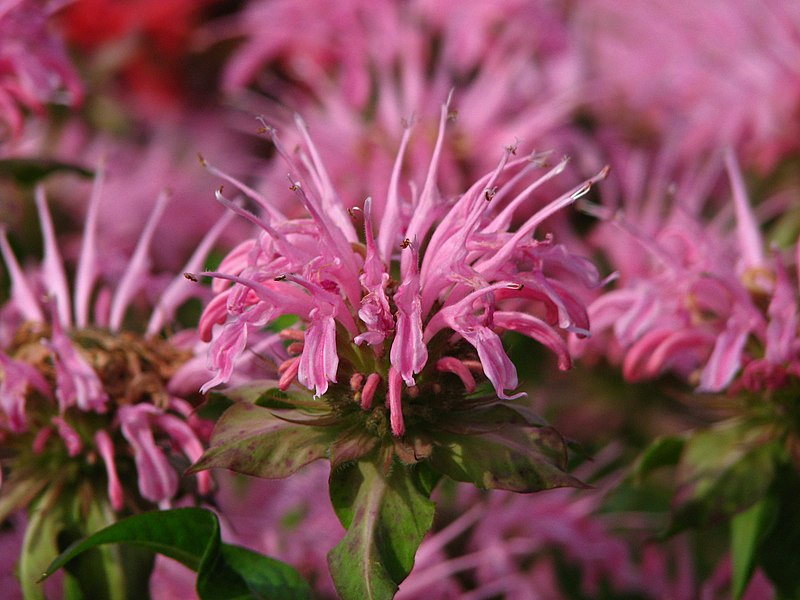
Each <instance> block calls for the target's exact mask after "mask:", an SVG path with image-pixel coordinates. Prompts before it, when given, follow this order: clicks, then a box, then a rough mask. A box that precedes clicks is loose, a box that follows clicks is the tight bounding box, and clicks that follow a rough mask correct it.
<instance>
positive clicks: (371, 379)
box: [361, 373, 381, 410]
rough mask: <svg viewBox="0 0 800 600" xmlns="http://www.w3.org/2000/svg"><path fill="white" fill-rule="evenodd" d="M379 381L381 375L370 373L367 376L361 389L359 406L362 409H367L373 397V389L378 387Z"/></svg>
mask: <svg viewBox="0 0 800 600" xmlns="http://www.w3.org/2000/svg"><path fill="white" fill-rule="evenodd" d="M380 382H381V376H380V375H378V374H377V373H370V374H369V376H368V377H367V382H366V383H365V384H364V389H363V390H361V408H363V409H364V410H369V408H370V406H372V399H373V398H374V397H375V390H377V389H378V384H379V383H380Z"/></svg>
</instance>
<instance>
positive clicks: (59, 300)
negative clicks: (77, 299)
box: [35, 185, 72, 327]
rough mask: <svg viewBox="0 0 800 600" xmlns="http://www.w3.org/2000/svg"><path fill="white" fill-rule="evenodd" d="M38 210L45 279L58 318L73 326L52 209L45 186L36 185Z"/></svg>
mask: <svg viewBox="0 0 800 600" xmlns="http://www.w3.org/2000/svg"><path fill="white" fill-rule="evenodd" d="M35 197H36V210H37V211H38V213H39V222H40V224H41V229H42V237H43V238H44V260H43V263H42V266H43V268H44V273H43V276H44V280H45V282H46V285H47V291H48V293H49V294H50V295H51V296H52V297H53V298H54V299H55V303H56V308H57V310H58V318H59V320H60V321H61V323H62V325H64V327H71V325H72V315H71V313H70V298H69V290H68V288H67V275H66V273H65V272H64V261H63V259H62V258H61V252H59V250H58V243H57V242H56V232H55V230H54V229H53V220H52V218H51V217H50V210H49V209H48V208H47V199H46V198H45V195H44V187H42V186H41V185H37V186H36V194H35Z"/></svg>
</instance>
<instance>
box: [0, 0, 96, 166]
mask: <svg viewBox="0 0 800 600" xmlns="http://www.w3.org/2000/svg"><path fill="white" fill-rule="evenodd" d="M49 5H52V4H51V3H47V2H36V1H34V0H2V1H0V40H2V43H0V152H2V151H3V149H4V145H5V144H6V143H7V142H8V141H10V140H13V139H15V138H17V137H19V136H20V135H21V134H22V130H23V126H24V124H25V120H26V118H27V115H28V114H29V113H35V114H36V115H37V116H38V117H40V118H42V117H44V112H45V108H46V106H47V105H48V104H66V105H76V104H78V103H80V101H81V99H82V97H83V85H82V83H81V81H80V79H79V77H78V74H77V72H76V71H75V69H74V67H73V66H72V63H71V61H70V58H69V55H68V54H67V51H66V48H65V47H64V44H63V42H62V40H61V39H60V38H59V37H58V35H57V34H56V33H54V31H53V30H52V28H51V26H50V23H49V22H48V21H49V19H50V9H49V8H48V6H49ZM53 6H54V5H53Z"/></svg>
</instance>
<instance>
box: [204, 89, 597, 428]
mask: <svg viewBox="0 0 800 600" xmlns="http://www.w3.org/2000/svg"><path fill="white" fill-rule="evenodd" d="M448 115H449V107H448V106H447V105H445V106H443V107H442V110H441V115H440V120H439V133H438V138H437V143H436V146H435V150H434V152H433V156H432V157H431V160H430V166H429V168H428V172H427V176H426V178H425V181H424V182H423V183H422V185H421V186H420V187H419V188H415V187H414V186H413V185H412V186H410V193H409V194H407V195H406V194H404V191H403V190H402V188H401V185H400V176H401V172H402V168H403V155H404V151H405V149H406V147H407V145H408V144H409V140H410V135H411V131H410V125H408V124H407V127H406V129H405V133H404V136H403V139H402V141H401V144H400V151H399V152H398V155H397V158H396V160H395V164H394V170H393V172H392V175H391V178H390V181H389V182H387V188H386V190H385V191H384V192H383V193H384V194H385V196H383V197H377V196H376V197H375V198H372V199H370V198H368V199H367V200H366V201H364V203H363V205H361V206H351V207H348V205H347V204H346V203H345V202H344V201H343V199H342V198H341V197H340V196H339V194H338V193H337V191H336V188H335V186H334V184H333V182H332V181H331V178H330V176H329V175H328V173H327V171H326V170H325V166H324V164H323V161H322V158H321V156H320V155H319V153H318V152H317V149H316V148H315V146H314V144H313V142H312V140H311V137H310V136H309V134H308V132H307V130H306V127H305V125H304V123H303V122H302V121H301V120H300V119H299V118H298V119H297V126H298V129H299V131H300V134H301V136H302V138H303V140H304V146H303V148H302V149H301V150H300V153H299V156H298V160H296V159H295V158H294V157H292V156H290V154H289V153H288V152H287V151H286V149H285V148H284V147H283V145H282V144H281V140H280V138H279V137H278V135H277V133H276V132H275V131H274V130H273V129H271V128H269V127H266V128H265V131H266V132H267V133H269V134H270V136H271V137H272V139H273V141H274V143H275V145H276V148H277V150H278V152H279V153H280V154H281V155H282V156H283V158H284V159H285V160H286V162H287V164H288V166H289V170H290V174H289V178H290V181H289V187H290V190H291V191H292V192H294V194H295V196H296V197H297V199H298V200H299V202H300V203H302V205H303V207H304V208H305V210H306V212H307V215H308V216H307V217H305V218H295V219H288V218H285V217H283V216H282V215H281V214H279V213H278V212H277V211H276V210H275V209H274V208H273V207H272V206H270V205H269V203H268V202H267V201H266V199H264V198H261V197H259V196H256V195H255V194H253V193H252V192H251V191H248V190H246V189H245V191H246V192H248V193H249V194H251V195H253V196H254V197H253V199H254V200H255V201H257V202H259V203H260V204H261V206H262V208H263V209H264V216H256V215H254V214H252V213H250V212H247V211H246V210H244V209H243V208H240V207H239V206H238V205H236V204H235V203H233V202H231V201H229V200H228V199H227V198H226V197H225V196H224V195H223V191H222V190H220V192H219V193H218V198H219V200H220V202H222V203H223V204H225V205H227V206H228V207H230V208H231V210H233V211H235V212H237V213H238V214H240V215H242V216H244V217H245V218H247V219H249V220H250V221H252V222H253V223H255V224H256V225H258V226H259V227H260V229H261V232H260V234H259V236H258V238H256V239H250V240H246V241H245V242H243V243H242V244H241V245H240V246H239V247H238V248H237V249H235V250H234V251H233V252H232V253H231V254H230V255H229V256H228V257H227V258H226V259H225V260H223V262H222V264H221V266H220V268H219V269H218V270H217V271H214V272H207V273H204V275H207V276H211V277H214V278H216V281H215V282H214V290H215V291H216V292H217V294H218V295H217V297H216V298H215V299H214V300H213V301H212V302H211V303H210V304H209V306H208V307H207V308H206V310H205V312H204V314H203V317H202V318H201V323H200V329H201V332H202V333H203V335H205V337H206V338H207V339H211V340H212V343H211V351H210V363H211V366H212V368H213V369H214V370H215V371H216V373H217V374H216V376H215V377H214V378H213V379H212V380H211V381H209V382H208V383H207V384H206V386H205V389H206V390H207V389H209V388H211V387H214V386H216V385H218V384H222V383H225V382H226V381H227V380H228V379H229V378H230V377H231V375H232V372H233V361H234V360H235V358H236V357H237V356H238V355H240V354H241V353H242V352H244V351H245V349H246V348H247V346H248V339H249V337H250V336H252V335H257V334H258V332H259V331H260V330H262V329H263V328H265V327H267V326H269V325H270V324H273V323H274V322H275V321H276V319H278V318H279V317H283V316H286V315H294V316H296V317H297V318H298V322H297V324H295V325H291V326H289V327H285V328H283V329H282V331H281V335H282V336H283V337H284V339H286V340H290V341H291V342H292V343H291V344H290V345H289V346H288V350H289V352H290V353H291V354H293V356H291V357H290V358H289V359H288V360H286V361H285V362H284V363H283V364H282V365H280V372H281V373H282V377H281V379H280V381H279V385H280V387H281V388H282V389H284V390H287V389H289V388H290V387H291V386H292V385H293V384H294V383H295V382H298V383H299V384H300V385H301V386H303V387H305V388H308V389H309V390H312V391H313V392H314V394H315V396H318V397H321V398H323V399H325V400H327V401H328V403H329V404H331V405H337V406H338V405H339V404H340V403H344V405H347V406H352V405H353V403H356V404H358V405H360V407H361V410H363V411H364V414H365V415H374V416H373V417H372V418H373V419H374V421H369V422H370V425H369V427H372V426H375V427H377V431H385V432H387V433H388V431H389V430H390V431H391V433H392V434H393V435H394V436H395V437H398V436H402V435H403V434H404V432H405V431H406V429H407V427H408V425H409V423H410V422H414V423H418V422H420V421H421V420H423V421H424V420H426V419H427V420H430V419H434V418H436V417H434V416H432V415H433V414H434V413H438V412H439V411H445V412H446V411H447V409H448V407H449V406H451V405H452V402H453V401H454V399H463V398H465V397H466V396H467V395H469V394H471V393H473V392H474V391H475V389H476V385H478V384H479V382H480V381H483V380H488V382H489V383H490V384H491V386H492V388H493V390H494V395H495V396H496V397H497V398H501V399H511V398H516V397H518V396H520V395H522V394H520V393H515V390H516V388H517V387H518V384H519V382H518V379H517V372H516V368H515V367H514V364H513V363H512V362H511V360H510V359H509V357H508V355H507V353H506V352H505V350H504V348H503V345H502V341H501V335H502V332H504V331H516V332H518V333H521V334H523V335H526V336H528V337H530V338H532V339H534V340H536V341H538V342H540V343H542V344H544V345H545V346H546V347H548V348H550V349H551V350H552V351H553V352H554V353H555V354H556V355H557V357H558V361H559V366H560V367H561V368H562V369H566V368H568V367H569V366H570V364H571V360H570V355H569V353H568V351H567V346H566V344H565V341H564V338H563V337H562V332H564V331H570V332H574V333H577V334H579V335H587V334H588V325H589V323H588V319H587V316H586V311H585V308H584V306H583V304H582V303H581V301H580V300H579V298H578V297H577V296H576V295H575V293H574V292H573V291H572V290H571V289H570V287H569V286H568V285H567V284H566V283H564V282H563V281H562V278H563V277H565V276H566V277H573V278H577V279H578V280H580V281H581V282H582V283H584V284H587V285H594V284H597V283H598V275H597V271H596V270H595V268H594V266H593V265H592V264H591V263H590V262H589V261H588V260H586V259H584V258H581V257H579V256H576V255H573V254H571V253H570V252H569V251H568V250H567V249H566V248H564V247H563V246H560V245H558V244H556V243H555V241H554V240H553V239H552V237H550V236H546V237H543V238H542V239H535V238H534V233H535V232H536V230H537V228H538V227H539V226H540V225H541V223H542V222H543V221H544V220H545V219H546V218H547V217H549V216H550V215H552V214H554V213H555V212H557V211H559V210H561V209H562V208H565V207H567V206H569V205H570V204H572V203H573V202H574V201H575V200H576V199H577V198H578V197H580V196H581V195H583V194H585V193H586V192H587V191H588V190H589V188H590V187H591V185H592V184H593V183H595V182H596V181H598V180H599V179H602V178H603V177H604V176H605V170H604V171H603V172H601V173H599V174H597V175H596V176H595V177H593V178H591V179H589V180H588V181H586V182H584V183H583V184H581V185H580V186H578V187H576V188H574V189H572V190H570V191H568V192H566V193H565V194H563V195H562V196H560V197H558V198H557V199H555V200H553V201H552V202H550V203H549V204H547V205H546V206H544V207H542V208H541V209H540V210H538V211H536V212H534V213H533V214H527V215H526V214H518V213H519V210H518V209H519V207H520V205H521V204H523V203H524V202H525V200H526V198H527V197H528V196H529V195H530V194H531V192H532V191H533V190H535V189H536V188H537V187H539V186H541V185H542V184H543V183H545V182H546V181H548V180H550V179H552V178H553V177H555V176H556V175H558V174H559V173H560V172H561V171H562V170H563V169H564V168H565V166H566V160H562V161H561V162H559V163H558V164H556V165H555V166H554V167H551V168H550V169H549V170H548V171H546V172H545V173H544V174H543V175H541V176H539V177H535V176H533V175H532V172H533V171H534V170H535V169H541V168H542V167H544V166H545V161H544V157H543V156H542V155H537V154H534V155H531V156H526V157H516V156H515V152H516V148H514V147H509V148H506V150H505V152H504V153H503V155H502V157H501V159H500V162H499V164H498V165H497V167H496V168H495V169H494V170H493V171H492V172H490V173H488V174H486V175H485V176H483V177H482V178H480V179H479V180H478V181H476V182H475V183H474V184H473V185H472V186H471V187H470V188H469V189H468V190H467V191H466V192H465V193H464V194H463V195H461V196H460V197H459V198H457V199H455V200H450V199H448V198H445V197H443V196H442V195H441V194H440V193H439V192H438V185H437V182H438V180H437V175H438V174H437V169H438V164H439V157H440V153H441V149H442V144H443V141H444V138H445V128H446V122H447V120H448ZM243 189H244V188H243ZM378 203H381V209H382V210H381V211H380V213H381V214H382V215H383V218H382V221H381V222H380V223H375V222H373V213H374V211H375V210H376V205H377V204H378ZM512 224H514V225H515V227H512ZM189 276H190V277H194V276H193V275H191V274H189ZM379 398H381V399H384V398H385V402H383V401H381V402H378V399H379ZM387 416H388V418H387ZM381 423H382V424H383V425H381ZM381 427H383V429H381Z"/></svg>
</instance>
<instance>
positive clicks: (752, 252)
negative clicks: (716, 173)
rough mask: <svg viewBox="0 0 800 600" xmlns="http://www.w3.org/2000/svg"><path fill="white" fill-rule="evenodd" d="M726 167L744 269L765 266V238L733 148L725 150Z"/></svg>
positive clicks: (742, 267) (741, 266)
mask: <svg viewBox="0 0 800 600" xmlns="http://www.w3.org/2000/svg"><path fill="white" fill-rule="evenodd" d="M725 167H726V168H727V170H728V177H730V180H731V187H733V204H734V207H735V208H736V232H737V234H738V236H739V250H740V252H741V254H742V264H741V265H740V268H741V269H742V270H744V269H748V268H753V267H762V266H764V263H765V261H764V240H763V239H762V237H761V231H760V230H759V227H758V223H757V222H756V218H755V215H754V214H753V210H752V208H751V207H750V201H749V200H748V199H747V190H746V189H745V185H744V179H742V171H741V169H740V168H739V163H738V162H737V161H736V156H735V155H734V153H733V150H731V149H730V148H728V149H727V150H726V151H725Z"/></svg>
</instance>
